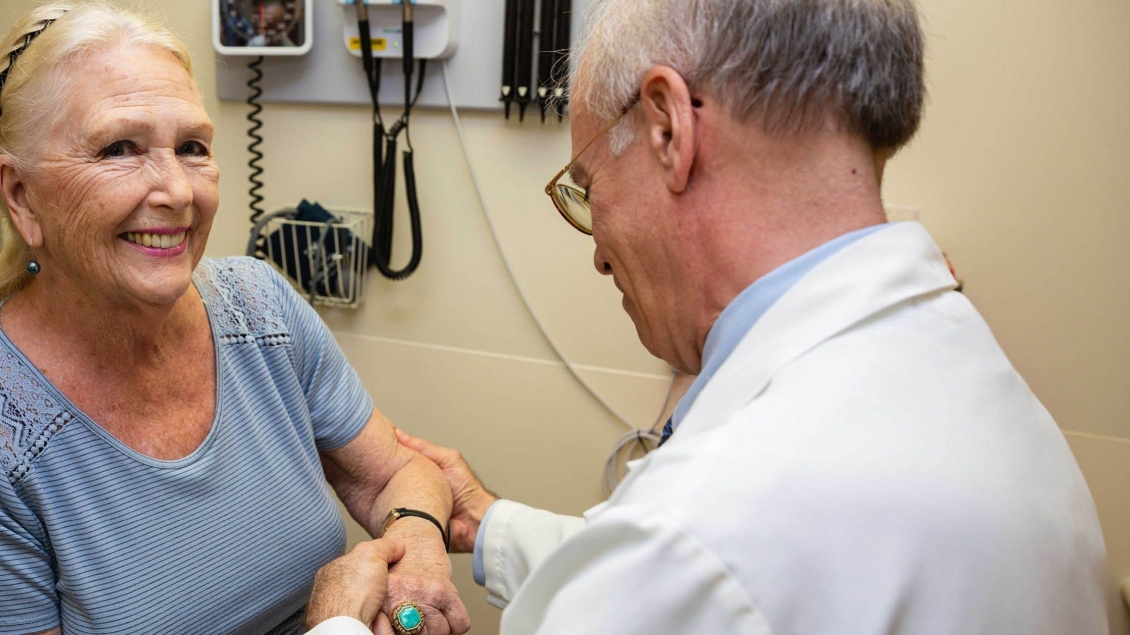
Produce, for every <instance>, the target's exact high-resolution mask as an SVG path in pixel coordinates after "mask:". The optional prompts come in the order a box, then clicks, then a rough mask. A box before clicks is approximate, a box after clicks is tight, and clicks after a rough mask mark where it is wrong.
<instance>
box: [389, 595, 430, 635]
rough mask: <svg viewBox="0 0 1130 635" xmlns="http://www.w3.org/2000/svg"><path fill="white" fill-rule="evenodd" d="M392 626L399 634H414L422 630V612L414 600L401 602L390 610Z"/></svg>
mask: <svg viewBox="0 0 1130 635" xmlns="http://www.w3.org/2000/svg"><path fill="white" fill-rule="evenodd" d="M389 621H391V622H392V628H393V630H395V631H396V632H397V633H399V634H400V635H416V634H417V633H422V632H423V631H424V614H423V613H421V612H420V607H418V606H416V603H415V602H401V603H400V604H397V605H396V608H395V609H393V610H392V619H391V620H389Z"/></svg>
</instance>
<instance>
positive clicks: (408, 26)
mask: <svg viewBox="0 0 1130 635" xmlns="http://www.w3.org/2000/svg"><path fill="white" fill-rule="evenodd" d="M404 10H405V20H404V23H403V31H402V34H403V45H404V49H403V50H404V53H405V54H404V60H403V63H404V114H403V115H401V117H400V119H398V120H397V121H396V122H395V123H394V124H393V125H392V127H391V128H389V129H386V128H385V126H384V120H383V119H382V118H381V115H380V103H379V95H380V81H381V67H380V60H373V58H372V47H371V46H370V43H371V39H370V30H369V19H368V10H367V8H366V7H365V5H364V3H363V2H358V3H357V21H358V32H359V35H360V37H361V61H362V64H363V66H364V69H365V76H366V79H367V80H368V83H369V93H370V95H371V97H372V101H373V237H372V245H373V247H372V249H371V250H370V252H369V263H370V265H371V266H373V267H376V268H377V271H379V272H380V273H381V275H382V276H384V277H385V278H388V279H389V280H404V279H405V278H407V277H408V276H410V275H412V274H413V273H415V272H416V269H417V268H418V267H419V266H420V261H421V259H422V258H423V254H424V239H423V223H422V222H421V221H420V202H419V198H418V196H417V193H416V174H415V164H414V161H413V159H412V137H411V133H410V132H409V121H410V118H411V114H412V107H413V106H415V104H416V100H417V99H419V98H420V92H421V91H422V90H423V87H424V74H425V72H426V69H427V62H426V61H425V60H420V62H419V64H420V69H419V75H418V79H417V83H416V92H415V95H413V94H412V77H413V75H414V74H415V73H414V70H415V68H414V67H415V64H416V60H415V59H413V57H414V56H413V54H412V52H413V51H414V49H415V45H414V42H413V40H414V28H413V21H412V20H411V18H410V15H411V6H410V5H408V4H406V5H405V6H404ZM401 132H403V133H404V135H405V142H406V143H407V148H408V149H407V150H406V151H405V152H404V153H403V154H404V159H403V166H404V171H405V179H404V185H405V189H406V190H407V192H406V194H407V198H408V216H409V221H410V223H411V226H412V258H411V259H410V260H409V261H408V264H407V265H405V266H404V268H402V269H400V270H395V269H393V268H392V265H391V261H392V236H393V216H394V210H395V201H396V169H397V165H396V148H397V138H398V137H399V136H400V133H401Z"/></svg>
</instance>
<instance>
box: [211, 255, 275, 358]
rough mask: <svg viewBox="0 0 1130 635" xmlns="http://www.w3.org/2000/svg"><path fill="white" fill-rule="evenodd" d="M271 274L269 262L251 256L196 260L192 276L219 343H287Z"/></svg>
mask: <svg viewBox="0 0 1130 635" xmlns="http://www.w3.org/2000/svg"><path fill="white" fill-rule="evenodd" d="M274 275H275V274H274V272H273V271H272V270H271V269H270V265H267V264H266V263H264V262H262V261H260V260H256V259H254V258H247V257H244V256H236V257H232V258H221V259H218V260H212V259H210V258H203V259H201V260H200V264H199V265H197V267H196V271H195V272H194V274H193V278H194V279H195V280H196V283H197V288H198V289H199V290H200V295H202V296H203V297H204V301H205V302H207V303H208V306H209V312H210V313H211V315H212V328H214V329H216V337H217V338H218V339H219V341H220V343H221V344H239V343H248V344H251V343H255V344H258V345H260V346H280V345H286V344H289V343H290V329H288V328H287V326H286V323H285V322H284V321H283V318H282V309H281V305H280V296H279V293H278V292H277V290H276V289H278V283H277V282H275V281H274V280H272V277H273V276H274Z"/></svg>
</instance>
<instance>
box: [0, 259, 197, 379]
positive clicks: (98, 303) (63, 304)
mask: <svg viewBox="0 0 1130 635" xmlns="http://www.w3.org/2000/svg"><path fill="white" fill-rule="evenodd" d="M45 282H46V281H39V280H33V281H32V283H31V284H29V285H28V286H27V287H25V288H24V289H23V290H21V291H20V292H18V293H16V294H15V295H14V296H12V297H11V298H10V299H9V300H8V301H7V302H6V303H5V304H4V305H3V307H2V308H0V327H2V328H3V329H4V331H5V332H6V333H7V334H8V337H9V339H11V340H12V341H13V343H15V344H16V345H17V346H19V347H20V348H21V349H24V350H25V351H26V349H27V348H29V347H30V348H40V347H41V345H42V347H43V348H50V349H51V350H52V351H53V352H54V355H52V357H54V356H56V355H65V356H66V357H71V356H73V355H77V356H79V357H75V358H73V359H83V358H85V359H90V360H98V361H97V362H96V364H97V365H98V366H101V367H104V368H105V367H107V366H109V367H118V368H120V369H128V368H131V367H132V368H136V367H139V366H148V365H150V364H152V363H154V362H157V361H159V360H161V359H164V358H167V355H168V354H169V353H170V352H171V351H170V350H169V349H170V348H171V347H176V346H177V342H178V341H180V340H181V338H182V336H184V335H185V334H186V333H187V332H189V331H190V329H191V326H190V325H191V324H193V322H194V320H196V319H199V316H198V315H194V312H195V311H199V312H200V313H203V310H204V309H203V300H202V299H201V297H200V294H199V293H198V292H197V290H196V287H195V286H194V285H189V288H188V289H187V290H186V292H185V294H184V295H182V296H181V297H180V299H178V300H177V301H176V302H174V303H173V304H171V305H158V306H154V305H139V304H137V303H132V304H130V303H114V302H110V301H107V300H105V299H103V298H100V297H97V296H95V295H94V294H91V293H87V292H83V291H81V290H77V289H67V290H66V291H67V292H64V293H60V292H58V290H56V289H55V288H53V285H52V286H49V285H48V284H45ZM106 370H109V368H106Z"/></svg>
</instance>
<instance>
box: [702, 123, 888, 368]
mask: <svg viewBox="0 0 1130 635" xmlns="http://www.w3.org/2000/svg"><path fill="white" fill-rule="evenodd" d="M743 129H744V130H746V131H747V134H746V135H745V136H744V137H742V136H741V135H735V136H734V137H733V138H732V139H730V140H727V141H720V143H718V145H717V150H716V151H715V152H704V153H702V154H701V155H700V157H701V159H702V160H703V161H706V162H707V164H706V165H703V167H702V171H701V174H703V175H710V176H709V179H706V178H704V179H703V181H707V180H709V182H702V183H700V184H699V185H698V186H697V187H696V188H695V189H696V190H698V191H696V192H694V193H689V192H688V196H687V197H685V200H687V201H694V202H695V205H696V208H698V210H699V212H698V213H696V214H688V215H687V216H688V217H695V218H701V219H703V222H702V223H701V224H699V225H697V226H696V227H695V228H694V230H693V231H690V232H688V233H687V236H688V245H687V248H688V250H689V251H690V252H691V254H692V258H691V260H692V262H693V263H694V265H693V268H694V269H695V271H693V272H691V273H692V277H689V278H688V280H690V281H694V282H695V283H696V284H697V285H698V286H699V287H700V288H699V289H697V293H699V294H701V298H700V302H699V303H698V306H699V307H701V310H702V313H701V314H700V315H699V316H697V318H695V321H696V323H697V326H696V327H695V331H696V334H697V345H698V350H699V351H700V352H701V350H702V347H703V346H705V342H706V336H707V335H708V334H709V332H710V328H711V326H712V325H713V324H714V322H715V320H717V318H718V316H719V315H720V314H721V313H722V311H723V310H724V309H725V308H726V307H727V306H728V305H729V304H730V302H732V301H733V299H734V298H735V297H737V295H738V294H739V293H741V292H742V291H743V290H745V289H746V288H747V287H749V285H751V284H753V283H754V282H755V281H757V280H759V279H760V278H762V277H763V276H765V275H766V274H768V273H769V272H771V271H773V270H774V269H776V268H778V267H780V266H781V265H783V264H785V263H787V262H789V261H791V260H793V259H795V258H797V257H799V256H801V255H803V254H805V253H807V252H808V251H810V250H812V249H815V248H816V247H818V246H820V245H822V244H824V243H826V242H828V241H830V240H833V239H835V238H837V237H839V236H842V235H844V234H847V233H850V232H853V231H856V230H859V229H863V228H865V227H870V226H873V225H877V224H880V223H883V222H885V221H886V217H885V215H884V212H883V206H882V199H881V197H880V183H881V179H882V172H881V171H882V168H883V164H884V162H883V161H880V160H876V157H875V153H874V152H873V151H872V150H871V148H870V147H868V145H867V144H866V143H865V142H864V141H863V140H862V139H860V138H858V137H854V136H851V135H847V134H843V133H839V132H834V131H825V132H820V133H814V134H810V135H805V136H801V137H797V136H792V137H783V136H770V135H766V134H765V133H764V132H763V131H761V130H760V129H759V128H758V127H756V126H746V127H744V128H743ZM700 205H701V207H699V206H700Z"/></svg>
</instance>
